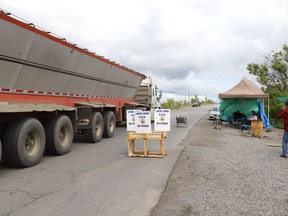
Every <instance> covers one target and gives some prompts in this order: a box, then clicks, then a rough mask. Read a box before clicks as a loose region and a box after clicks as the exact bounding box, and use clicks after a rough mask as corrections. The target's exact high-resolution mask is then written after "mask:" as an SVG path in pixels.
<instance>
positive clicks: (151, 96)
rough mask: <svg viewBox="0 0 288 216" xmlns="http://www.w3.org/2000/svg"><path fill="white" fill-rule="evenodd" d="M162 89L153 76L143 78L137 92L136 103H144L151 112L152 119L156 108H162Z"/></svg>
mask: <svg viewBox="0 0 288 216" xmlns="http://www.w3.org/2000/svg"><path fill="white" fill-rule="evenodd" d="M161 97H162V91H161V90H159V89H158V87H157V85H156V83H155V81H154V80H153V79H152V78H151V77H146V78H145V79H143V80H142V82H141V85H140V87H139V89H138V91H137V92H136V96H135V101H136V103H139V104H142V105H144V106H145V107H146V108H147V110H149V111H150V112H151V119H152V120H153V119H154V110H155V109H161V104H160V99H161Z"/></svg>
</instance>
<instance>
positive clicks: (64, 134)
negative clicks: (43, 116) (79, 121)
mask: <svg viewBox="0 0 288 216" xmlns="http://www.w3.org/2000/svg"><path fill="white" fill-rule="evenodd" d="M44 128H45V133H46V149H45V152H46V153H48V154H52V155H64V154H67V153H68V152H69V151H70V150H71V147H72V142H73V135H74V134H73V126H72V122H71V120H70V119H69V117H68V116H66V115H58V116H55V117H53V118H51V119H48V120H47V122H46V123H45V125H44Z"/></svg>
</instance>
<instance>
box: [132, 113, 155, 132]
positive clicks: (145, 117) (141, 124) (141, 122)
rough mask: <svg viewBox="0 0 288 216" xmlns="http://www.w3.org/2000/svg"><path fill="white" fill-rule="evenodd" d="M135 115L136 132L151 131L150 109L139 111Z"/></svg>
mask: <svg viewBox="0 0 288 216" xmlns="http://www.w3.org/2000/svg"><path fill="white" fill-rule="evenodd" d="M134 116H135V132H136V133H151V116H150V112H149V111H139V112H138V111H137V112H135V114H134Z"/></svg>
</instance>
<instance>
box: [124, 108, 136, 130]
mask: <svg viewBox="0 0 288 216" xmlns="http://www.w3.org/2000/svg"><path fill="white" fill-rule="evenodd" d="M126 114H127V115H126V118H127V131H135V110H127V112H126Z"/></svg>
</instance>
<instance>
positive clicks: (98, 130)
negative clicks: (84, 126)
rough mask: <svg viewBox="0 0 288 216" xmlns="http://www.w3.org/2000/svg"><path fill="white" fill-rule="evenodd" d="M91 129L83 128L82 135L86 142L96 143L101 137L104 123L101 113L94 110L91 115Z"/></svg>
mask: <svg viewBox="0 0 288 216" xmlns="http://www.w3.org/2000/svg"><path fill="white" fill-rule="evenodd" d="M91 124H92V125H91V129H88V130H84V131H83V133H84V137H85V139H86V141H87V142H91V143H97V142H100V141H101V139H102V137H103V130H104V123H103V117H102V115H101V113H99V112H94V113H93V116H92V123H91Z"/></svg>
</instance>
